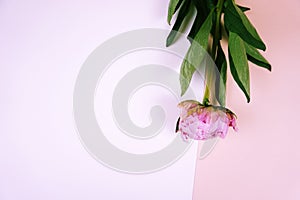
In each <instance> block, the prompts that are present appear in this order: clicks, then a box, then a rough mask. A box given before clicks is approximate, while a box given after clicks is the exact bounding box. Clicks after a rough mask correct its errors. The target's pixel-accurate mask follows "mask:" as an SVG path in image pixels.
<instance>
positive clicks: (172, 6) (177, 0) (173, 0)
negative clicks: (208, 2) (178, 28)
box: [168, 0, 183, 24]
mask: <svg viewBox="0 0 300 200" xmlns="http://www.w3.org/2000/svg"><path fill="white" fill-rule="evenodd" d="M182 1H183V0H170V2H169V8H168V24H170V23H171V19H172V17H173V15H174V14H175V13H176V11H177V9H178V8H179V6H180V5H181V3H182Z"/></svg>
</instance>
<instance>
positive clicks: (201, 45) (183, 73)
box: [180, 9, 214, 95]
mask: <svg viewBox="0 0 300 200" xmlns="http://www.w3.org/2000/svg"><path fill="white" fill-rule="evenodd" d="M213 12H214V9H213V10H212V11H211V12H210V14H209V15H208V17H207V18H206V20H205V21H204V23H203V25H202V26H201V28H200V30H199V31H198V33H197V35H196V36H195V39H194V40H193V42H192V44H191V46H190V48H189V50H188V52H187V54H186V55H185V58H184V60H183V62H182V65H181V69H180V85H181V95H184V93H185V92H186V90H187V89H188V87H189V85H190V82H191V79H192V76H193V74H194V72H195V71H196V69H197V68H198V67H199V66H200V64H201V62H202V60H203V58H204V57H205V56H206V55H207V53H206V48H207V45H208V37H209V33H210V30H211V27H212V14H213Z"/></svg>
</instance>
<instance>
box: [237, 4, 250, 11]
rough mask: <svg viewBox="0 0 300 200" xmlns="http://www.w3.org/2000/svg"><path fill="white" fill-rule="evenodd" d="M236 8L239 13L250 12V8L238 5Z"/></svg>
mask: <svg viewBox="0 0 300 200" xmlns="http://www.w3.org/2000/svg"><path fill="white" fill-rule="evenodd" d="M237 7H239V9H241V11H243V12H246V11H248V10H250V8H248V7H244V6H240V5H237Z"/></svg>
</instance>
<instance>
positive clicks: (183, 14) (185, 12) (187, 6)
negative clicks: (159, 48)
mask: <svg viewBox="0 0 300 200" xmlns="http://www.w3.org/2000/svg"><path fill="white" fill-rule="evenodd" d="M190 5H191V2H190V0H185V1H184V3H183V5H182V6H181V8H180V10H179V13H178V16H177V19H176V21H175V24H174V26H173V27H172V30H171V32H170V34H169V35H168V37H167V43H166V46H167V47H168V46H170V45H171V44H172V43H173V42H174V40H175V38H176V36H177V34H178V30H179V28H180V27H181V25H182V22H183V20H184V18H185V17H186V16H187V15H188V13H189V11H191V9H190Z"/></svg>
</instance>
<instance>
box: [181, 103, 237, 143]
mask: <svg viewBox="0 0 300 200" xmlns="http://www.w3.org/2000/svg"><path fill="white" fill-rule="evenodd" d="M178 107H179V108H180V118H179V120H178V124H177V127H176V129H177V130H176V131H179V132H180V133H181V136H182V138H183V139H184V140H185V141H186V140H188V139H189V138H191V139H194V140H207V139H210V138H214V137H217V136H219V137H221V138H225V136H226V134H227V132H228V127H230V126H231V127H232V128H233V129H234V130H235V131H237V127H236V116H235V114H234V113H233V112H231V111H230V110H229V109H227V108H224V107H220V106H212V105H208V106H204V105H202V104H201V103H199V102H197V101H193V100H187V101H183V102H181V103H179V104H178Z"/></svg>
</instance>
